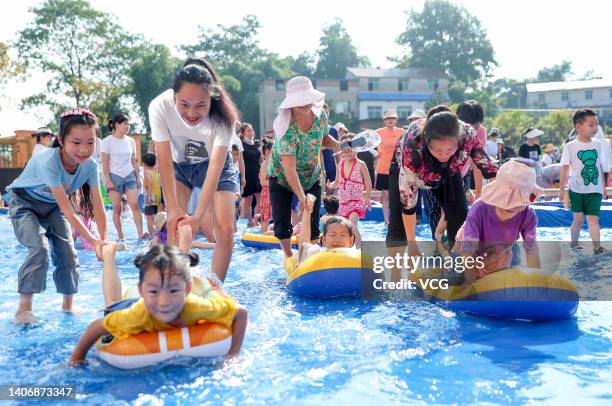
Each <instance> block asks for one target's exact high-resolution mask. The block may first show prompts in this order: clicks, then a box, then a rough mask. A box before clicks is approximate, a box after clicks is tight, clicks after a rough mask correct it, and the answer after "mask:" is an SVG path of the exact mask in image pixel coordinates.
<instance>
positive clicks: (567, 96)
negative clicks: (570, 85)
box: [561, 92, 569, 101]
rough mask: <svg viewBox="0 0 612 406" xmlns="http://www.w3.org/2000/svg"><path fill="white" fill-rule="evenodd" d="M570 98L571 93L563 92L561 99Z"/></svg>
mask: <svg viewBox="0 0 612 406" xmlns="http://www.w3.org/2000/svg"><path fill="white" fill-rule="evenodd" d="M568 100H569V93H568V92H561V101H568Z"/></svg>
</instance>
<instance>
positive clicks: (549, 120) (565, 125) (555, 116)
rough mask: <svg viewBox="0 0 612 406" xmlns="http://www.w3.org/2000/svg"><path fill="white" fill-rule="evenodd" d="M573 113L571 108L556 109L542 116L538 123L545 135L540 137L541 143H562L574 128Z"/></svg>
mask: <svg viewBox="0 0 612 406" xmlns="http://www.w3.org/2000/svg"><path fill="white" fill-rule="evenodd" d="M572 114H573V113H572V112H571V111H570V110H555V111H553V112H551V113H549V114H546V115H545V116H542V117H540V119H539V120H538V123H537V125H536V127H538V129H540V130H542V131H543V132H544V135H542V137H540V144H542V145H544V144H547V143H552V144H554V145H557V146H559V145H561V144H562V143H563V141H565V139H566V138H567V135H568V134H569V133H570V131H571V130H572V128H574V124H573V123H572Z"/></svg>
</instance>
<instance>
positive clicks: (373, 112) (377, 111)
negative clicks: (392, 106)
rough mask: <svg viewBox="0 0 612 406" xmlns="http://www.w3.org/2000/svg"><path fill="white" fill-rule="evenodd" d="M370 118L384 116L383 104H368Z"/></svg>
mask: <svg viewBox="0 0 612 406" xmlns="http://www.w3.org/2000/svg"><path fill="white" fill-rule="evenodd" d="M368 118H382V106H368Z"/></svg>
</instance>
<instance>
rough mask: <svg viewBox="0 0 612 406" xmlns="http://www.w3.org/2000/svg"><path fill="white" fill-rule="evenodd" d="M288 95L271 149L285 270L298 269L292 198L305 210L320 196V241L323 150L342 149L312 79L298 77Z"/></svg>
mask: <svg viewBox="0 0 612 406" xmlns="http://www.w3.org/2000/svg"><path fill="white" fill-rule="evenodd" d="M286 92H287V94H286V96H285V99H284V100H283V102H282V103H281V104H280V106H279V108H278V116H277V117H276V119H275V120H274V125H273V126H274V133H275V135H276V141H275V142H274V145H273V146H272V153H271V155H270V164H269V165H270V166H269V168H268V175H269V176H270V177H269V183H270V201H271V203H272V217H273V219H274V235H275V236H276V238H278V239H279V240H280V241H281V246H282V248H283V251H284V253H285V269H287V270H288V271H291V270H292V269H294V268H295V266H296V265H297V261H295V259H294V258H293V256H292V255H293V254H292V252H291V235H292V233H293V228H292V225H291V199H292V196H293V194H295V195H296V196H297V198H298V201H299V202H300V207H302V208H304V207H306V205H307V204H308V202H307V201H306V194H307V193H310V194H312V195H314V196H315V197H316V201H315V202H314V205H313V207H312V208H313V212H312V213H313V214H312V218H311V220H312V221H311V230H312V235H311V239H312V240H318V238H319V211H320V208H321V185H320V184H319V178H320V175H321V165H320V162H319V151H320V150H321V147H323V148H330V149H336V150H338V149H340V144H339V143H338V141H336V140H335V139H334V138H333V137H332V136H330V135H329V126H328V124H327V115H326V114H325V112H324V111H323V103H324V98H325V94H324V93H322V92H320V91H318V90H315V89H314V88H313V87H312V83H311V82H310V79H308V78H307V77H304V76H298V77H295V78H293V79H291V80H289V81H288V82H287V84H286Z"/></svg>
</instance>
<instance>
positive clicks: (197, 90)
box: [149, 58, 238, 280]
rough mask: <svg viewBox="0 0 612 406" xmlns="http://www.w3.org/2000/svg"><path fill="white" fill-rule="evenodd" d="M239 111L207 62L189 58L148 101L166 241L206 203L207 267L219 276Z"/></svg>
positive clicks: (223, 268) (230, 220)
mask: <svg viewBox="0 0 612 406" xmlns="http://www.w3.org/2000/svg"><path fill="white" fill-rule="evenodd" d="M237 120H238V111H237V109H236V106H235V105H234V103H233V102H232V100H231V98H230V96H229V94H228V93H227V91H226V90H225V89H224V88H223V85H222V84H221V83H220V81H219V78H218V76H217V73H216V72H215V71H214V69H213V68H212V66H211V65H210V64H209V63H208V62H207V61H204V60H202V59H196V58H189V59H187V61H186V62H185V64H184V65H183V67H182V68H181V69H180V70H179V71H178V72H177V74H176V75H175V78H174V84H173V86H172V89H168V90H166V91H165V92H163V93H162V94H160V95H159V96H157V97H156V98H155V99H154V100H153V101H152V102H151V104H150V105H149V122H150V123H151V138H152V139H153V141H155V148H156V152H157V157H158V160H159V173H160V178H161V183H162V189H163V193H164V200H165V204H166V209H167V212H168V240H169V243H171V244H172V243H175V242H176V230H177V227H178V223H179V222H181V221H189V222H191V226H192V228H193V230H197V229H198V228H199V227H200V224H201V222H202V219H203V218H204V214H205V213H206V210H207V208H208V206H209V205H210V204H211V203H212V206H213V210H214V218H215V222H214V235H215V238H216V242H217V244H216V246H215V252H214V254H213V259H212V269H213V271H214V272H215V273H216V274H217V276H218V277H219V279H221V280H224V279H225V274H226V273H227V268H228V266H229V263H230V260H231V256H232V247H233V233H234V230H233V228H234V227H233V225H234V199H235V184H234V176H235V173H236V171H235V169H234V165H233V164H232V160H231V158H230V155H229V154H228V149H229V147H230V146H231V144H232V138H233V137H234V129H235V128H236V122H237ZM196 188H201V193H200V196H199V199H198V204H197V207H196V209H195V211H194V213H193V215H192V216H191V218H190V217H189V216H188V215H187V206H188V203H189V199H190V197H191V193H192V191H193V190H194V189H196Z"/></svg>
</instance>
